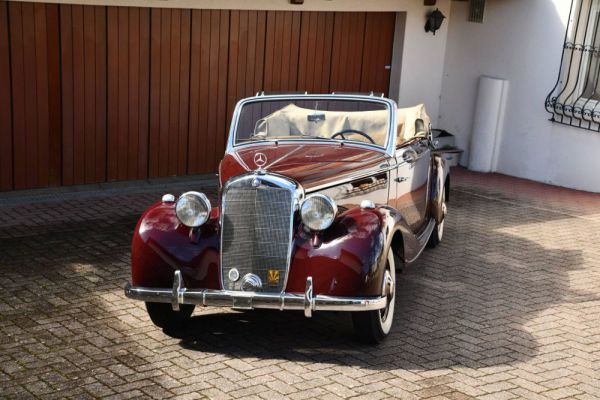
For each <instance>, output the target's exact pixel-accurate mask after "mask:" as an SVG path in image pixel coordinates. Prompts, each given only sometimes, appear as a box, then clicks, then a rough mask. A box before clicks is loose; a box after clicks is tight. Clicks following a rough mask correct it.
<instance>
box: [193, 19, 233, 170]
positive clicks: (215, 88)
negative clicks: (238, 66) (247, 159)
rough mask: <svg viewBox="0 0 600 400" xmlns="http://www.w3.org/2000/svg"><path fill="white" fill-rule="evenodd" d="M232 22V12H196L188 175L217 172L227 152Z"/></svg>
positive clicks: (194, 20)
mask: <svg viewBox="0 0 600 400" xmlns="http://www.w3.org/2000/svg"><path fill="white" fill-rule="evenodd" d="M233 16H234V19H235V16H236V14H233ZM229 22H230V15H229V11H224V10H194V11H192V28H191V53H192V57H191V60H190V103H189V110H190V126H189V143H190V147H189V160H188V173H201V172H214V171H215V170H216V168H217V165H218V162H219V161H220V158H221V155H222V152H223V151H224V148H225V136H226V132H225V131H226V126H227V121H226V119H227V105H228V103H227V98H228V96H227V79H228V60H229V47H230V36H229V26H230V23H229ZM234 28H235V29H237V27H234Z"/></svg>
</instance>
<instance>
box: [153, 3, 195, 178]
mask: <svg viewBox="0 0 600 400" xmlns="http://www.w3.org/2000/svg"><path fill="white" fill-rule="evenodd" d="M151 15H152V24H151V26H152V28H151V29H152V31H151V35H150V42H151V44H150V53H151V54H150V59H151V60H152V68H151V71H152V72H151V78H150V80H151V84H150V89H151V90H150V115H151V121H150V160H149V162H150V176H169V175H177V174H180V175H181V174H185V173H187V154H188V130H189V128H188V111H189V107H188V103H189V75H190V34H191V12H190V11H189V10H178V9H152V10H151Z"/></svg>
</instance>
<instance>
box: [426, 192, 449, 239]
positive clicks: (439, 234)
mask: <svg viewBox="0 0 600 400" xmlns="http://www.w3.org/2000/svg"><path fill="white" fill-rule="evenodd" d="M446 213H447V208H446V190H444V189H442V221H441V222H436V224H435V228H433V232H431V236H429V241H428V242H427V247H429V248H430V249H433V248H434V247H436V246H437V245H438V244H440V242H441V241H442V238H443V237H444V221H445V220H446Z"/></svg>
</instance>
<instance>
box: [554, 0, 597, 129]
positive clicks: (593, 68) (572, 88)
mask: <svg viewBox="0 0 600 400" xmlns="http://www.w3.org/2000/svg"><path fill="white" fill-rule="evenodd" d="M599 31H600V0H573V1H572V4H571V11H570V14H569V23H568V25H567V30H566V33H565V41H564V45H563V54H562V58H561V65H560V70H559V75H558V79H557V81H556V84H555V85H554V88H553V89H552V91H551V92H550V93H549V94H548V96H547V97H546V110H547V111H548V112H549V113H551V114H552V117H551V118H550V120H551V121H554V122H558V123H562V124H566V125H571V126H575V127H578V128H583V129H589V130H593V131H597V132H598V131H600V33H599Z"/></svg>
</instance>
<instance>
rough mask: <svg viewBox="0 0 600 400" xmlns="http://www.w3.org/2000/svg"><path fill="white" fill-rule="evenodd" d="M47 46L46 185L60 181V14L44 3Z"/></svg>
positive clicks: (54, 5) (53, 5)
mask: <svg viewBox="0 0 600 400" xmlns="http://www.w3.org/2000/svg"><path fill="white" fill-rule="evenodd" d="M46 18H47V35H46V42H47V47H48V129H49V137H48V153H49V154H48V185H49V186H59V185H60V184H61V182H62V176H61V174H62V165H61V163H62V161H61V157H62V153H61V143H62V138H61V134H62V133H61V131H62V126H61V87H60V74H61V72H60V16H59V6H58V5H57V4H48V5H46Z"/></svg>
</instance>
